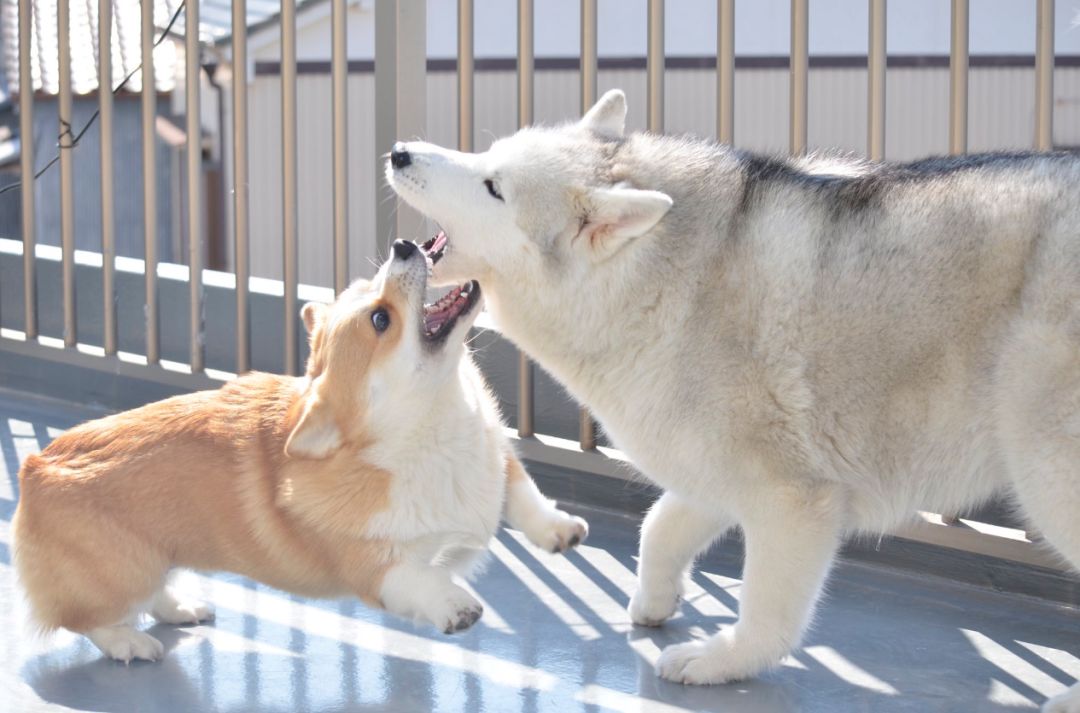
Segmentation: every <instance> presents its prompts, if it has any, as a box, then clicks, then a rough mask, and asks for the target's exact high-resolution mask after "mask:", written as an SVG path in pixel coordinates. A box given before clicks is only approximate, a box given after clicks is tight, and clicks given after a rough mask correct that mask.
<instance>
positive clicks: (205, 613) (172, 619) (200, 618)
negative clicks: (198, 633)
mask: <svg viewBox="0 0 1080 713" xmlns="http://www.w3.org/2000/svg"><path fill="white" fill-rule="evenodd" d="M150 614H151V616H153V617H154V619H156V620H157V621H159V622H161V623H162V624H173V625H176V626H182V625H185V624H199V623H202V622H204V621H211V620H213V618H214V607H213V606H211V605H210V604H207V603H205V602H200V601H190V602H171V603H170V604H169V605H166V606H155V607H154V608H153V610H151V612H150Z"/></svg>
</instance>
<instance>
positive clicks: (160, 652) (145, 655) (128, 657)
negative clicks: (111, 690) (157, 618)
mask: <svg viewBox="0 0 1080 713" xmlns="http://www.w3.org/2000/svg"><path fill="white" fill-rule="evenodd" d="M87 637H88V638H89V639H90V641H92V642H94V645H95V646H97V647H98V648H99V649H101V653H103V654H105V655H106V656H108V657H109V658H111V659H115V660H117V661H123V662H124V663H130V662H131V661H132V659H142V660H143V661H158V660H160V659H161V657H162V656H164V655H165V647H164V646H163V645H162V643H161V642H160V641H158V640H157V639H155V638H154V637H152V636H150V634H147V633H145V632H142V631H137V630H136V629H134V628H132V627H130V626H123V625H120V626H103V627H101V628H100V629H94V630H93V631H90V632H88V633H87Z"/></svg>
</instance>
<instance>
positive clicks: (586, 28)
mask: <svg viewBox="0 0 1080 713" xmlns="http://www.w3.org/2000/svg"><path fill="white" fill-rule="evenodd" d="M596 36H597V35H596V0H581V113H582V114H584V113H585V112H586V111H588V110H589V107H591V106H592V105H593V104H595V103H596V65H597V59H596V57H597V52H596Z"/></svg>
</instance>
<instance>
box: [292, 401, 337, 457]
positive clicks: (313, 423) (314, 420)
mask: <svg viewBox="0 0 1080 713" xmlns="http://www.w3.org/2000/svg"><path fill="white" fill-rule="evenodd" d="M304 399H305V402H304V405H303V409H304V410H303V412H302V413H301V414H300V418H299V420H297V422H296V425H295V426H293V430H292V433H290V434H289V439H288V440H287V441H285V455H287V456H289V457H290V458H314V459H318V458H326V457H327V456H329V455H330V454H331V453H333V452H334V451H336V450H337V449H338V448H339V447H340V446H341V429H340V428H339V427H338V424H337V419H336V418H334V411H333V409H332V408H330V404H328V403H327V402H326V400H325V399H322V398H321V397H320V396H319V394H318V391H317V389H316V385H315V384H312V387H311V390H310V392H309V393H308V394H307V395H306V396H305V397H304Z"/></svg>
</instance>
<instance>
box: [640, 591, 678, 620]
mask: <svg viewBox="0 0 1080 713" xmlns="http://www.w3.org/2000/svg"><path fill="white" fill-rule="evenodd" d="M679 600H680V597H679V592H678V590H676V589H675V588H674V587H665V588H664V589H663V591H661V590H660V589H651V588H650V589H648V590H646V589H645V588H644V587H642V586H640V585H639V586H638V589H637V591H636V592H634V596H632V597H630V606H629V607H627V611H629V613H630V620H631V621H632V622H634V623H635V624H637V625H638V626H660V625H661V624H663V623H664V622H665V621H667V620H668V619H670V618H671V617H672V616H673V615H674V614H675V611H676V610H677V609H678V608H679Z"/></svg>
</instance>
